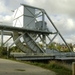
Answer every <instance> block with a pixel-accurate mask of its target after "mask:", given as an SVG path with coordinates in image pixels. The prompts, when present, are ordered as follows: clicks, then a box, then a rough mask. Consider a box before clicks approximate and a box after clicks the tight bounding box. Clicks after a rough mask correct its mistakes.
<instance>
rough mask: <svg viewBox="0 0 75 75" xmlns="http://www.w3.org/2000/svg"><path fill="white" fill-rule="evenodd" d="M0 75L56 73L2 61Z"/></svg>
mask: <svg viewBox="0 0 75 75" xmlns="http://www.w3.org/2000/svg"><path fill="white" fill-rule="evenodd" d="M0 75H55V73H54V72H52V71H50V70H46V69H43V68H40V67H37V66H33V65H29V64H25V63H21V62H16V61H12V60H7V59H0Z"/></svg>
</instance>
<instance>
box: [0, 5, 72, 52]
mask: <svg viewBox="0 0 75 75" xmlns="http://www.w3.org/2000/svg"><path fill="white" fill-rule="evenodd" d="M21 6H23V7H24V8H23V9H24V11H23V12H25V13H26V12H27V13H26V14H24V13H23V14H21V15H19V16H18V17H15V16H16V15H17V12H18V11H20V10H19V9H17V10H16V13H15V16H14V17H15V18H14V26H6V25H0V29H1V32H0V34H1V46H2V47H3V45H4V44H5V43H7V42H8V41H9V40H10V39H11V38H13V40H14V42H13V43H12V44H11V45H10V47H11V46H12V45H13V44H16V46H17V47H19V48H20V49H21V50H22V51H23V52H25V53H46V50H47V46H48V45H50V44H51V43H52V42H53V40H54V39H55V38H56V36H57V35H59V36H60V37H61V39H62V40H63V42H64V43H65V44H66V46H67V47H68V49H69V50H70V51H71V52H72V50H71V48H70V47H69V46H68V44H67V43H66V41H65V40H64V38H63V36H62V35H61V34H60V32H59V30H58V29H57V28H56V26H55V25H54V23H53V22H52V20H51V19H50V17H49V16H48V14H47V13H46V11H45V10H44V9H41V8H37V7H33V6H28V5H25V4H21ZM20 12H21V13H22V11H20ZM28 13H29V14H30V15H29V14H28ZM45 18H47V20H48V21H49V22H50V24H49V25H52V26H53V27H54V29H55V32H50V31H49V29H48V27H47V21H46V19H45ZM20 19H23V24H22V23H21V20H20ZM18 21H19V22H18ZM18 23H19V27H16V25H17V24H18ZM53 34H55V35H54V37H53V38H50V36H49V35H53ZM3 35H10V36H11V37H10V38H9V39H8V40H7V41H6V42H5V43H4V44H3ZM21 37H22V38H23V42H21V40H20V38H21ZM46 39H48V40H49V43H48V45H47V42H46ZM40 41H41V42H42V44H43V47H40V46H39V42H40ZM23 43H25V44H26V46H24V44H23ZM10 47H9V48H10Z"/></svg>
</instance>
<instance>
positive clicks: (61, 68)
mask: <svg viewBox="0 0 75 75" xmlns="http://www.w3.org/2000/svg"><path fill="white" fill-rule="evenodd" d="M27 63H29V64H32V65H36V66H40V67H42V68H45V69H49V70H52V71H54V72H56V75H72V70H71V69H69V68H67V67H66V66H65V63H62V62H58V61H50V62H49V63H48V64H45V63H38V62H27Z"/></svg>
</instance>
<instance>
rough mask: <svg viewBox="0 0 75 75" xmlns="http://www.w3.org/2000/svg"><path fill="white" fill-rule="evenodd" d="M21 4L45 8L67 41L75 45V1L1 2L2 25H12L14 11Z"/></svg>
mask: <svg viewBox="0 0 75 75" xmlns="http://www.w3.org/2000/svg"><path fill="white" fill-rule="evenodd" d="M21 3H23V4H27V5H31V6H35V7H39V8H43V9H44V10H45V11H46V12H47V13H48V15H49V16H50V18H51V19H52V21H53V22H54V24H55V26H56V27H57V28H58V30H59V31H60V33H61V34H62V36H63V37H64V38H65V40H66V41H67V42H68V43H73V44H75V41H74V40H75V8H74V7H75V0H0V23H1V24H2V23H9V24H12V21H13V19H12V15H13V12H12V10H15V9H17V8H18V7H19V6H20V4H21ZM57 41H58V42H60V40H59V38H57Z"/></svg>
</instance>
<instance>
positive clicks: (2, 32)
mask: <svg viewBox="0 0 75 75" xmlns="http://www.w3.org/2000/svg"><path fill="white" fill-rule="evenodd" d="M1 48H2V49H3V30H1Z"/></svg>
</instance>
